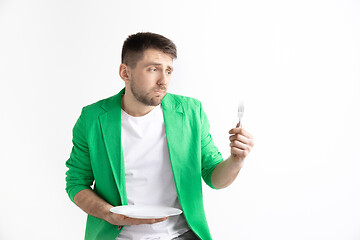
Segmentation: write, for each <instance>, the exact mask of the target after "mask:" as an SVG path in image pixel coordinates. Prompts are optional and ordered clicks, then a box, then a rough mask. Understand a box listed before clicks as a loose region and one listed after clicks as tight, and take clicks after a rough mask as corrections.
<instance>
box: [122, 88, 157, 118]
mask: <svg viewBox="0 0 360 240" xmlns="http://www.w3.org/2000/svg"><path fill="white" fill-rule="evenodd" d="M155 107H156V106H148V105H145V104H143V103H141V102H139V101H138V100H136V99H135V97H134V96H133V95H132V94H131V91H125V94H124V95H123V96H122V97H121V109H122V110H124V111H125V112H126V113H127V114H129V115H130V116H133V117H141V116H144V115H146V114H148V113H149V112H151V111H152V110H153V109H154V108H155Z"/></svg>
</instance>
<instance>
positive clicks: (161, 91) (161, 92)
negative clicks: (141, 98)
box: [154, 90, 166, 95]
mask: <svg viewBox="0 0 360 240" xmlns="http://www.w3.org/2000/svg"><path fill="white" fill-rule="evenodd" d="M154 92H155V93H156V94H159V95H160V94H164V93H165V92H166V91H165V90H155V91H154Z"/></svg>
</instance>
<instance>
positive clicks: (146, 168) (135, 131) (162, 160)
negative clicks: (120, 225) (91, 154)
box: [116, 105, 189, 240]
mask: <svg viewBox="0 0 360 240" xmlns="http://www.w3.org/2000/svg"><path fill="white" fill-rule="evenodd" d="M121 139H122V144H123V152H124V161H125V182H126V192H127V200H128V204H129V205H156V206H167V207H176V208H180V209H181V207H180V204H179V200H178V197H177V193H176V188H175V183H174V177H173V173H172V168H171V164H170V158H169V150H168V145H167V140H166V134H165V125H164V117H163V112H162V107H161V105H158V106H156V107H155V108H154V109H153V110H152V111H151V112H149V113H148V114H146V115H144V116H141V117H133V116H130V115H129V114H127V113H126V112H125V111H123V110H121ZM187 230H189V227H188V225H187V223H186V220H185V218H184V216H183V214H181V215H178V216H173V217H169V218H168V219H167V220H166V221H163V222H159V223H155V224H142V225H133V226H125V227H124V229H123V230H122V231H121V233H120V235H119V236H118V237H117V238H116V240H123V239H136V240H140V239H141V240H143V239H144V240H145V239H146V240H150V239H159V240H160V239H161V240H168V239H172V238H174V237H177V236H179V235H180V234H182V233H184V232H186V231H187Z"/></svg>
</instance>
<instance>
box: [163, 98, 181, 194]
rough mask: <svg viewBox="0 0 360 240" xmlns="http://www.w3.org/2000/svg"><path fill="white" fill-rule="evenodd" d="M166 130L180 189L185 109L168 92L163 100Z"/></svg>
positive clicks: (175, 178) (172, 164)
mask: <svg viewBox="0 0 360 240" xmlns="http://www.w3.org/2000/svg"><path fill="white" fill-rule="evenodd" d="M162 108H163V115H164V123H165V132H166V138H167V144H168V148H169V157H170V162H171V167H172V169H173V174H174V180H175V184H176V185H177V188H178V189H180V185H178V184H180V172H181V161H180V159H179V157H180V156H182V152H183V149H182V146H183V145H182V144H181V143H180V141H181V134H182V132H183V127H184V126H183V124H184V111H183V107H182V105H181V103H180V102H178V101H177V100H176V99H175V98H174V97H173V95H172V94H169V93H168V94H166V96H165V97H164V99H163V101H162Z"/></svg>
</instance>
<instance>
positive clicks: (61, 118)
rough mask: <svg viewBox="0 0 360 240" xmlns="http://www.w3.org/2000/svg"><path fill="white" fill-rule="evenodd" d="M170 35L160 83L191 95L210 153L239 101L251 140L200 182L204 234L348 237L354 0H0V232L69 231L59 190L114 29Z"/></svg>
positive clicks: (352, 206) (103, 84)
mask: <svg viewBox="0 0 360 240" xmlns="http://www.w3.org/2000/svg"><path fill="white" fill-rule="evenodd" d="M138 31H151V32H156V33H160V34H163V35H165V36H167V37H168V38H170V39H172V40H173V41H174V42H175V44H176V45H177V47H178V60H176V61H175V63H174V66H175V71H174V75H173V79H172V83H171V86H170V92H172V93H176V94H181V95H187V96H191V97H196V98H197V99H199V100H201V101H202V102H203V104H204V107H205V111H206V112H207V115H208V117H209V120H210V123H211V133H212V135H213V138H214V140H215V143H216V145H217V146H218V147H219V149H220V151H221V152H222V153H223V156H224V157H228V155H229V147H228V144H229V142H228V133H227V132H228V130H229V129H230V128H232V127H233V126H234V125H235V124H236V121H237V119H236V117H237V115H236V111H237V103H238V100H239V99H243V100H245V104H246V106H245V115H244V122H243V126H244V128H245V129H247V130H248V131H250V132H251V133H252V134H253V135H254V136H255V140H256V144H255V147H254V149H253V151H252V153H251V154H250V155H249V157H248V159H247V160H246V164H245V166H244V168H243V169H242V170H241V174H240V175H239V177H238V178H237V180H236V181H235V183H234V184H233V185H231V186H230V187H229V188H227V189H224V190H219V191H216V190H212V189H210V188H208V187H205V186H204V187H205V189H204V198H205V205H206V213H207V218H208V222H209V225H210V229H211V232H212V234H213V237H214V239H219V240H222V239H235V240H237V239H243V240H263V239H271V240H272V239H274V240H275V239H276V240H288V239H292V240H297V239H299V240H300V239H301V240H303V239H314V240H318V239H324V240H325V239H326V240H335V239H336V240H355V239H360V204H359V203H360V174H359V170H360V163H359V160H360V150H359V149H360V148H359V147H360V127H359V122H360V113H359V111H360V2H359V1H355V0H353V1H351V0H331V1H329V0H326V1H325V0H323V1H321V0H302V1H286V0H274V1H265V0H263V1H260V0H255V1H229V0H226V1H224V0H223V1H165V0H164V1H158V0H154V1H136V0H131V1H130V0H129V1H120V0H118V1H115V0H113V1H106V0H105V1H85V0H78V1H76V0H73V1H70V0H68V1H60V0H59V1H46V0H34V1H25V0H22V1H16V0H14V1H10V0H0V79H1V85H0V98H1V99H0V104H1V106H0V107H1V108H0V110H1V118H0V119H1V120H0V121H1V122H0V123H1V124H0V127H1V128H0V133H1V134H0V136H1V145H0V146H1V158H0V159H1V168H0V190H1V191H0V194H1V197H0V239H4V240H12V239H37V240H39V239H59V240H60V239H70V240H72V239H83V236H84V228H85V218H86V215H85V214H84V213H83V212H82V211H81V210H80V209H79V208H77V207H76V206H75V205H74V204H73V203H72V202H71V201H70V200H69V198H68V196H67V195H66V193H65V180H64V179H65V171H66V167H65V161H66V160H67V159H68V157H69V154H70V151H71V147H72V143H71V138H72V135H71V134H72V127H73V125H74V123H75V121H76V119H77V118H78V116H79V114H80V111H81V108H82V107H83V106H85V105H88V104H90V103H93V102H95V101H97V100H100V99H102V98H106V97H108V96H111V95H114V94H116V93H117V92H119V91H120V89H121V88H122V87H123V86H124V84H123V82H122V80H121V79H120V77H119V76H118V67H119V64H120V56H121V47H122V43H123V41H124V40H125V38H126V37H127V36H128V35H130V34H133V33H136V32H138Z"/></svg>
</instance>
